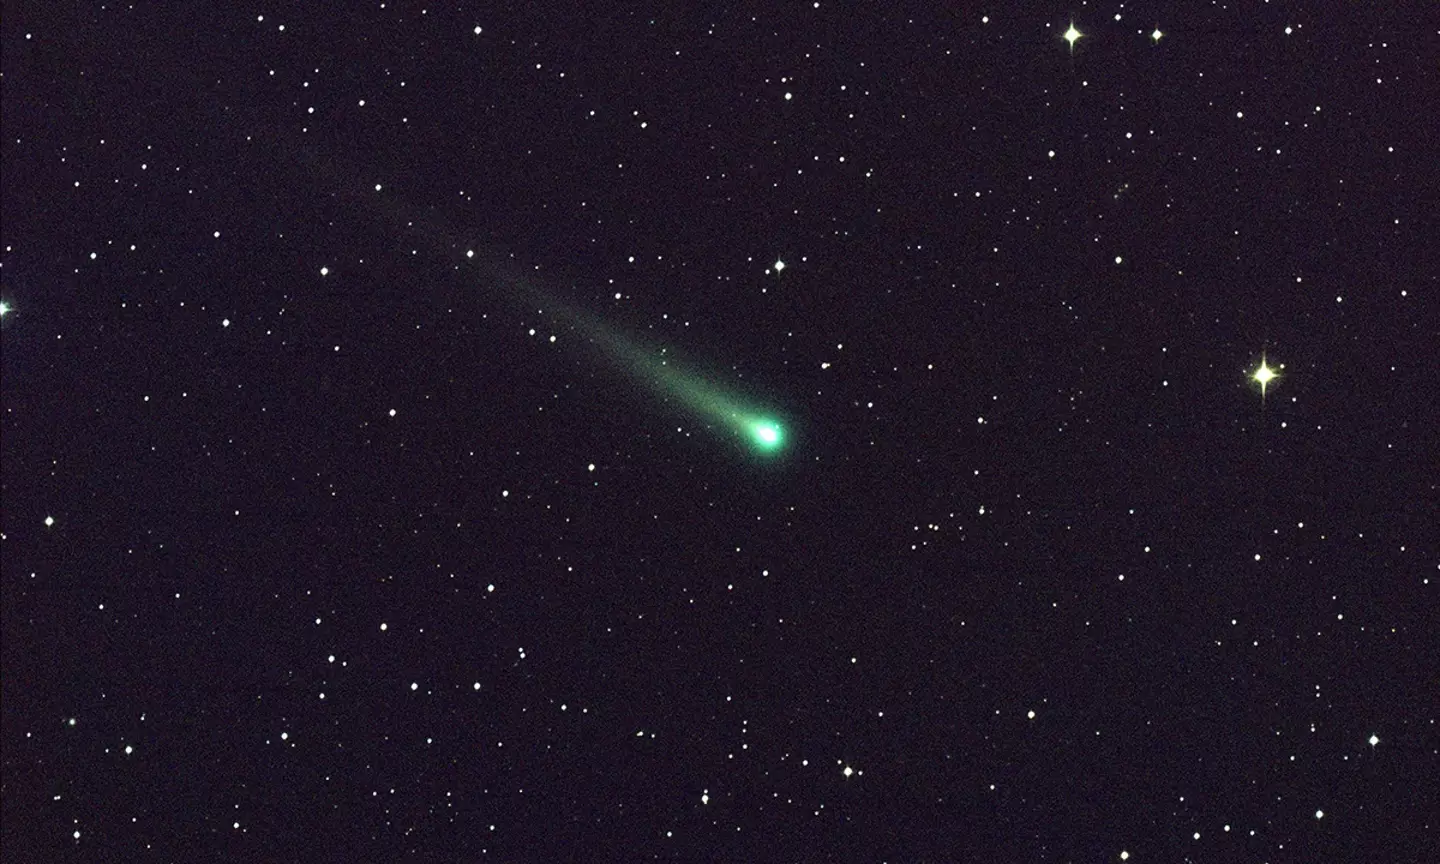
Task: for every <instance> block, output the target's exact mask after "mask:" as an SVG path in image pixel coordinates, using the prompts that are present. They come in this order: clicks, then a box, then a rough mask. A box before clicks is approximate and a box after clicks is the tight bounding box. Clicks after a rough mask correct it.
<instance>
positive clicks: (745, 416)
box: [517, 283, 788, 457]
mask: <svg viewBox="0 0 1440 864" xmlns="http://www.w3.org/2000/svg"><path fill="white" fill-rule="evenodd" d="M517 290H519V291H522V292H524V293H526V294H528V295H530V296H531V297H533V298H534V299H535V300H537V301H540V302H541V303H543V304H544V307H545V308H546V309H547V311H549V312H550V313H551V314H552V315H553V316H554V317H556V318H558V319H559V320H561V321H563V322H566V323H568V324H570V325H571V326H573V327H574V328H575V330H576V331H578V332H579V333H580V335H581V336H583V337H584V338H585V339H586V340H587V341H588V342H589V343H590V344H591V345H593V346H594V347H596V348H599V349H600V350H601V351H602V352H603V353H604V354H606V355H608V356H609V357H610V358H611V359H613V360H616V361H619V363H620V365H621V366H622V367H623V368H625V369H626V370H627V371H628V372H629V373H630V374H631V375H632V377H633V378H634V380H636V381H637V382H640V383H642V384H644V385H645V386H646V387H647V389H649V390H651V391H652V392H653V393H655V394H656V395H658V396H659V397H661V399H662V400H663V401H664V403H665V404H666V405H667V406H670V407H681V408H685V409H687V410H689V411H690V412H692V413H693V414H695V415H696V416H698V417H700V418H701V419H702V420H704V421H707V422H706V425H707V426H710V428H714V427H713V426H711V424H717V425H718V424H723V425H724V426H727V427H729V428H730V429H731V430H733V431H734V433H735V434H736V436H737V437H738V438H739V440H740V441H741V442H742V443H743V444H744V445H745V446H746V447H747V449H749V450H750V451H752V452H754V453H757V454H760V455H762V456H766V457H769V456H772V455H778V454H779V453H780V452H781V451H783V450H784V449H785V447H786V439H787V437H788V435H787V433H786V430H785V426H784V424H782V423H781V422H780V420H779V419H777V418H776V417H775V416H773V415H771V414H769V413H766V409H765V407H764V406H761V405H756V404H753V403H751V402H750V400H748V399H746V398H745V397H744V396H743V395H741V394H740V393H738V392H735V391H732V390H730V389H728V388H725V387H721V386H718V385H716V384H715V383H714V381H713V379H712V377H711V376H709V375H705V374H702V373H700V372H698V371H696V370H693V369H686V368H683V367H682V365H681V364H680V363H677V362H675V361H673V360H672V359H670V358H669V357H666V356H665V353H666V352H665V351H662V350H659V349H657V348H656V347H655V346H653V345H647V344H645V343H643V342H642V341H641V340H639V339H636V338H633V337H630V336H627V335H624V334H622V333H621V332H620V331H618V330H616V329H615V328H614V327H611V326H610V325H608V324H606V323H605V322H604V321H602V320H600V319H599V318H598V317H596V316H595V315H592V314H590V313H589V312H586V311H584V310H582V309H579V308H577V307H575V306H572V305H570V304H567V303H563V302H561V301H559V300H557V299H555V298H553V297H549V296H548V295H544V294H542V292H540V291H539V290H537V289H535V288H534V287H533V286H527V285H525V284H524V283H520V284H519V285H518V286H517Z"/></svg>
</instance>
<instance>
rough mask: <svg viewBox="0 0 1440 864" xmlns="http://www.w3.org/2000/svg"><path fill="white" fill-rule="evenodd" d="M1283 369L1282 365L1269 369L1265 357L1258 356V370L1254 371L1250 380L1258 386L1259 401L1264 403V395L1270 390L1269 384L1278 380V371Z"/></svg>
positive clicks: (1262, 355) (1283, 365)
mask: <svg viewBox="0 0 1440 864" xmlns="http://www.w3.org/2000/svg"><path fill="white" fill-rule="evenodd" d="M1284 368H1285V364H1284V363H1281V364H1280V365H1279V366H1276V367H1271V366H1270V364H1269V363H1268V362H1266V360H1265V355H1264V354H1261V355H1260V368H1259V369H1256V370H1255V371H1254V372H1253V373H1251V375H1250V378H1251V380H1253V381H1254V382H1255V383H1257V384H1259V385H1260V401H1262V402H1263V401H1265V393H1266V391H1267V390H1268V389H1269V388H1270V382H1271V381H1274V380H1275V379H1276V378H1279V377H1280V370H1281V369H1284Z"/></svg>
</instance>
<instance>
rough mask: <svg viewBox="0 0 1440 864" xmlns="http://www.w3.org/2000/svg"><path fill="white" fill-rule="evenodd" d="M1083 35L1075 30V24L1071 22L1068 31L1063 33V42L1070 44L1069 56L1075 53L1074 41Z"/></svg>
mask: <svg viewBox="0 0 1440 864" xmlns="http://www.w3.org/2000/svg"><path fill="white" fill-rule="evenodd" d="M1084 35H1085V34H1084V33H1081V32H1080V31H1079V30H1076V29H1075V22H1074V21H1071V22H1070V29H1069V30H1066V31H1065V41H1066V42H1069V43H1070V53H1071V54H1074V53H1075V40H1077V39H1079V38H1080V37H1081V36H1084Z"/></svg>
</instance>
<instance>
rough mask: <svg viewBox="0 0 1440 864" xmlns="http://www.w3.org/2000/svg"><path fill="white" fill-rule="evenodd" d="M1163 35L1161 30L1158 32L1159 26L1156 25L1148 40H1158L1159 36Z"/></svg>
mask: <svg viewBox="0 0 1440 864" xmlns="http://www.w3.org/2000/svg"><path fill="white" fill-rule="evenodd" d="M1164 35H1165V34H1164V33H1161V32H1160V28H1159V27H1156V28H1155V32H1153V33H1151V34H1150V40H1151V41H1152V42H1159V41H1160V37H1161V36H1164Z"/></svg>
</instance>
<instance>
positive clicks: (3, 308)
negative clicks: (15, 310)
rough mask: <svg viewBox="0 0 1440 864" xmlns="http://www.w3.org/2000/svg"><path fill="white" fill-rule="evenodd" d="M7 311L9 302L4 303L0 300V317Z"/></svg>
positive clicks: (7, 312)
mask: <svg viewBox="0 0 1440 864" xmlns="http://www.w3.org/2000/svg"><path fill="white" fill-rule="evenodd" d="M9 313H10V304H9V303H4V302H0V318H4V317H5V316H6V315H8V314H9Z"/></svg>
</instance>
